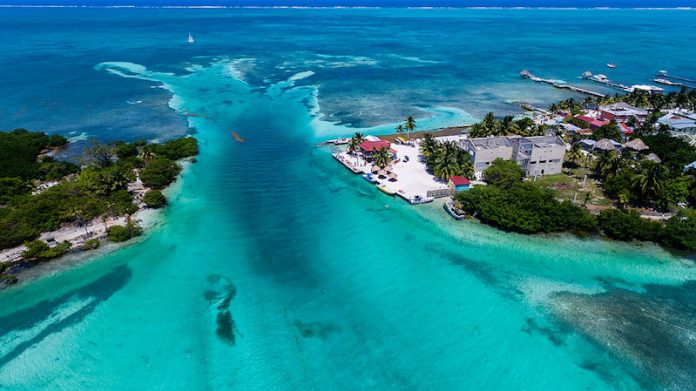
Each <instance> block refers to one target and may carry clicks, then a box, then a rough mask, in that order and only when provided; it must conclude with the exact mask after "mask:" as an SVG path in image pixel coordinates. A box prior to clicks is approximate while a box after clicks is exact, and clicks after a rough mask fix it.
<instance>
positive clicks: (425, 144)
mask: <svg viewBox="0 0 696 391" xmlns="http://www.w3.org/2000/svg"><path fill="white" fill-rule="evenodd" d="M435 149H437V141H435V139H434V138H433V135H432V134H431V133H426V134H424V135H423V140H421V142H420V152H421V154H423V156H425V157H426V158H427V157H428V156H430V155H432V154H433V153H434V152H435Z"/></svg>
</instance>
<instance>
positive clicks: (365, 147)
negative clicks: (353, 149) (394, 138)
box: [360, 140, 396, 161]
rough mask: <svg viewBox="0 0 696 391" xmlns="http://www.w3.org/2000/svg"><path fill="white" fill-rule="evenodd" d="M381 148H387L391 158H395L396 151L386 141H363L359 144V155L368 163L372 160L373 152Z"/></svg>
mask: <svg viewBox="0 0 696 391" xmlns="http://www.w3.org/2000/svg"><path fill="white" fill-rule="evenodd" d="M382 148H387V149H388V150H389V152H391V154H392V157H396V150H394V149H393V148H391V143H390V142H389V141H387V140H376V141H363V142H362V143H360V153H362V155H363V157H364V158H365V159H366V160H368V161H370V160H371V159H372V155H374V154H375V152H377V151H379V150H380V149H382Z"/></svg>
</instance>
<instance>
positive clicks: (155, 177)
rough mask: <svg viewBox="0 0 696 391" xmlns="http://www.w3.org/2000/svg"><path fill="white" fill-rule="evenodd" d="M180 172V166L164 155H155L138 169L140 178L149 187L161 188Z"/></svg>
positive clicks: (167, 184)
mask: <svg viewBox="0 0 696 391" xmlns="http://www.w3.org/2000/svg"><path fill="white" fill-rule="evenodd" d="M180 172H181V166H179V164H177V163H176V162H175V161H172V160H170V159H168V158H166V157H156V158H154V159H153V160H151V161H150V162H148V163H147V164H146V165H145V167H144V168H143V169H142V170H141V171H140V180H141V181H142V182H143V184H144V185H145V186H147V187H149V188H151V189H155V190H162V189H164V188H165V187H167V186H169V184H171V183H172V182H174V180H176V177H177V176H178V175H179V173H180Z"/></svg>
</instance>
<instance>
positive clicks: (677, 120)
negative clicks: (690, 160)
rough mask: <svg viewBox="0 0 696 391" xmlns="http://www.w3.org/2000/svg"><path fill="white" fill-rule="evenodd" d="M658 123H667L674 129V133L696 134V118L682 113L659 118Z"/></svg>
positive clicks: (678, 134) (679, 134)
mask: <svg viewBox="0 0 696 391" xmlns="http://www.w3.org/2000/svg"><path fill="white" fill-rule="evenodd" d="M657 123H658V124H661V125H667V126H669V127H670V128H671V129H672V134H674V135H677V136H681V135H693V134H696V120H694V119H692V118H690V117H688V116H686V115H681V114H676V113H672V114H667V115H665V116H663V117H660V119H658V120H657Z"/></svg>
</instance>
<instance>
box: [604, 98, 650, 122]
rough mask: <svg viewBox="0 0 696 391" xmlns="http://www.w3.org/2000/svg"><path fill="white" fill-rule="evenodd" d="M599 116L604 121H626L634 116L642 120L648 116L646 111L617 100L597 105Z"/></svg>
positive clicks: (639, 120)
mask: <svg viewBox="0 0 696 391" xmlns="http://www.w3.org/2000/svg"><path fill="white" fill-rule="evenodd" d="M599 116H600V117H601V118H602V119H604V120H606V121H616V122H626V121H628V120H629V119H630V118H635V119H636V120H637V121H638V122H643V121H645V119H646V118H647V117H648V111H647V110H643V109H639V108H637V107H634V106H631V105H629V104H628V103H626V102H618V103H614V104H611V105H608V106H600V107H599Z"/></svg>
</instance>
